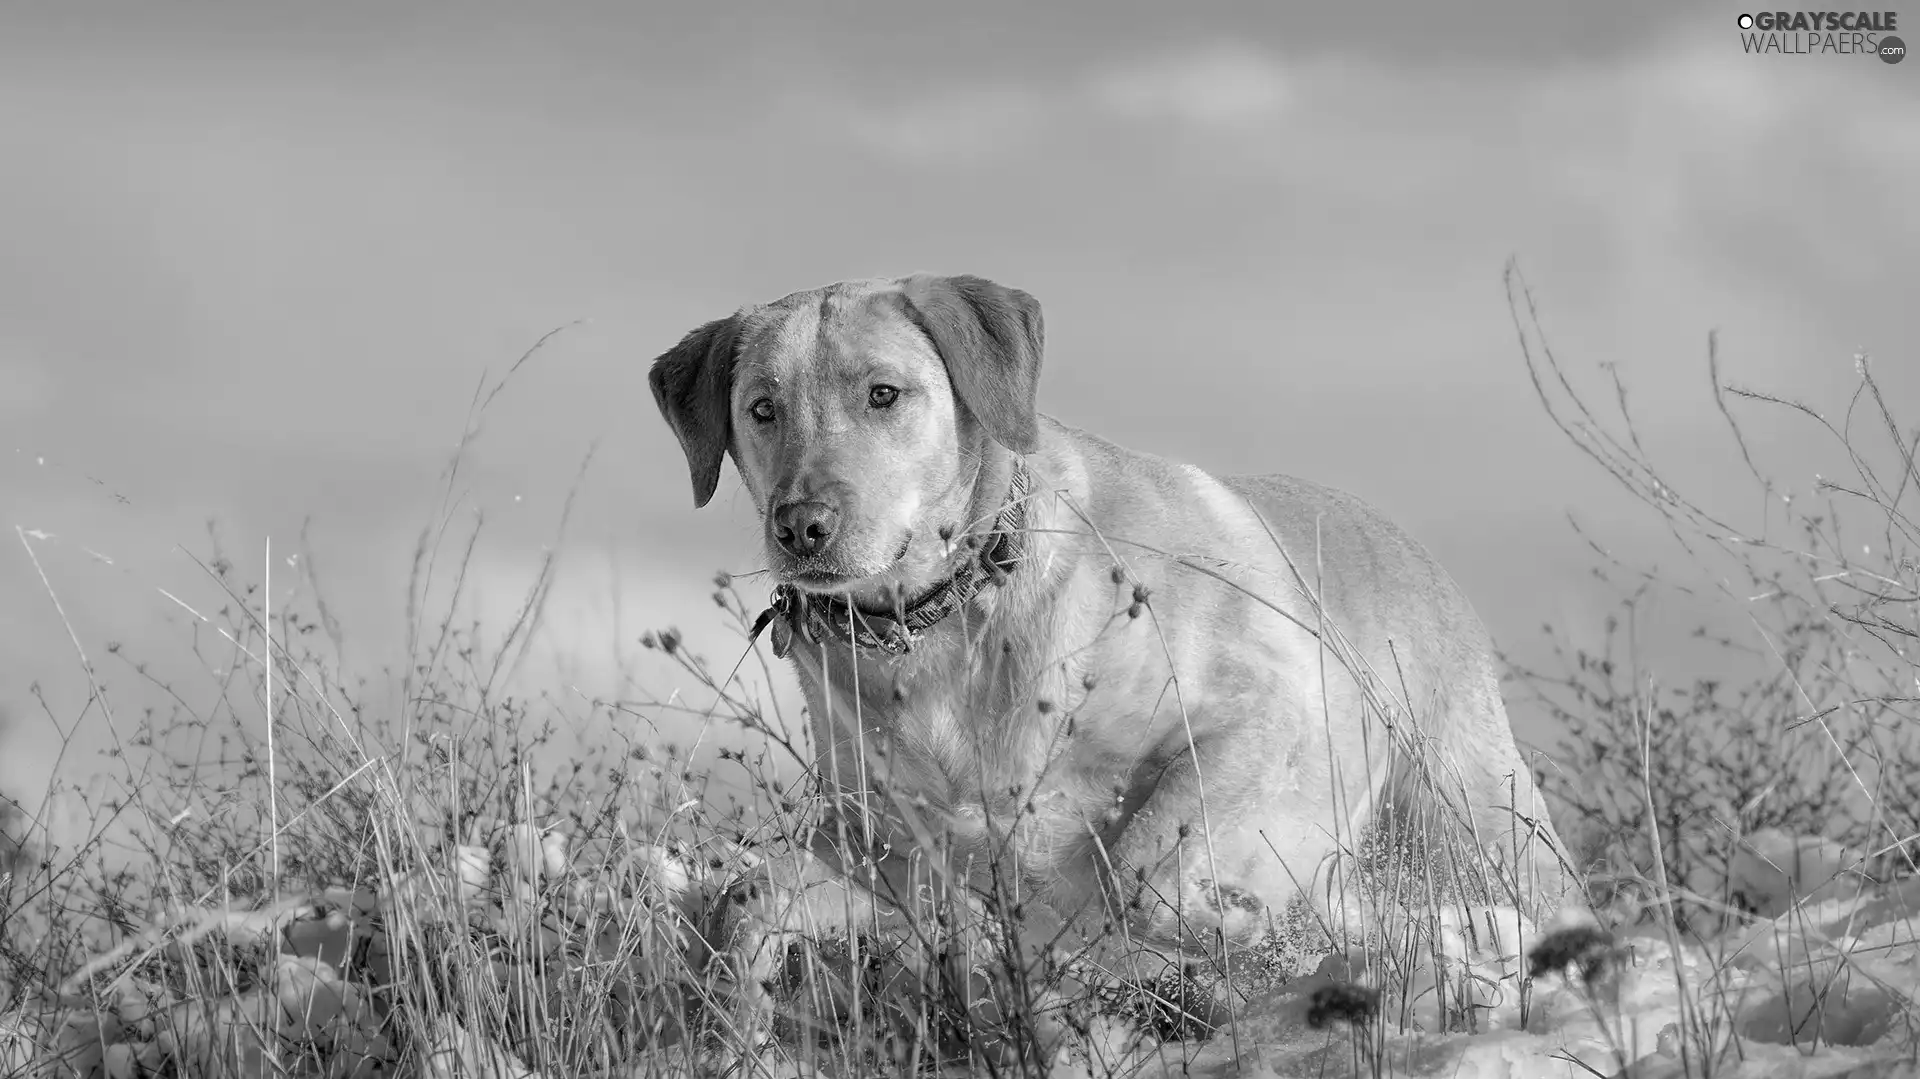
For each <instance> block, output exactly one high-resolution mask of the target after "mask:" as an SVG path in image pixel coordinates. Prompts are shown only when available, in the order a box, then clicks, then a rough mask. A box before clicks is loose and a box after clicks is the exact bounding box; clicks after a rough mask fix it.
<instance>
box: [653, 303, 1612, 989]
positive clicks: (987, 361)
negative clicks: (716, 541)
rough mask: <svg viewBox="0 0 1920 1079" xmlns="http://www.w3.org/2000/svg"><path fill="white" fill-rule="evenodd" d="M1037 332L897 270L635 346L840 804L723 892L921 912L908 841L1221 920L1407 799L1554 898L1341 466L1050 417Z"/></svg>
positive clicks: (1444, 596)
mask: <svg viewBox="0 0 1920 1079" xmlns="http://www.w3.org/2000/svg"><path fill="white" fill-rule="evenodd" d="M1044 336H1045V335H1044V327H1043V322H1042V316H1041V308H1040V305H1039V303H1038V302H1037V301H1036V300H1035V299H1034V298H1033V297H1032V296H1031V295H1029V294H1028V293H1026V292H1023V291H1021V290H1019V289H1016V288H1011V287H1007V286H1003V285H1000V284H997V283H995V282H993V281H990V280H987V279H984V278H980V277H975V276H966V275H961V276H940V275H932V274H915V275H912V276H907V277H903V278H898V279H872V280H857V281H842V282H839V283H836V284H833V285H829V286H827V287H824V288H818V289H813V290H810V291H805V292H796V293H793V294H792V295H789V296H787V297H785V298H783V299H779V300H775V301H773V302H772V303H766V304H754V305H749V306H746V307H743V308H741V309H740V310H739V311H737V312H736V313H734V314H732V315H730V316H728V317H725V318H720V319H716V320H713V321H710V322H707V323H705V324H703V325H701V326H699V327H698V328H696V329H694V330H692V331H691V332H689V333H688V334H686V335H685V337H684V338H683V339H682V340H681V341H680V342H679V343H678V344H676V345H675V346H674V347H673V348H671V349H669V350H668V351H666V352H665V353H664V354H662V355H660V356H659V357H658V358H657V359H655V360H654V361H653V364H652V367H651V369H650V371H649V385H650V387H651V390H652V392H653V396H654V400H655V403H656V404H657V405H658V407H659V410H660V412H661V414H662V416H663V417H664V418H665V420H666V422H667V424H668V425H669V426H670V427H671V428H672V430H673V433H674V435H675V436H676V437H677V439H678V441H679V444H680V447H681V449H682V450H683V451H684V453H685V456H686V460H687V465H688V467H689V470H690V474H691V478H692V485H693V499H694V505H695V507H696V508H698V507H701V506H705V505H706V504H707V503H708V502H709V501H710V500H711V499H712V498H713V496H714V493H715V490H716V488H717V485H718V483H719V479H720V474H721V470H722V467H723V463H724V461H725V460H726V459H728V458H731V459H732V460H733V463H734V465H735V468H736V470H737V471H738V473H739V475H740V478H741V480H742V482H743V484H744V487H745V489H746V492H747V494H748V496H749V497H750V498H751V499H752V501H753V505H754V508H755V509H756V510H757V511H758V513H759V516H760V519H761V522H762V539H763V540H764V546H765V556H766V559H767V565H768V569H769V572H770V576H771V578H772V579H773V580H774V581H775V582H777V587H776V589H775V591H774V597H773V601H772V603H771V605H770V606H769V608H768V610H767V612H766V613H765V614H763V615H762V616H761V619H760V621H759V623H758V624H757V626H756V632H768V633H770V634H771V637H772V644H773V648H774V651H775V653H776V654H778V655H781V656H784V657H785V658H787V659H788V660H789V661H790V662H791V663H792V664H793V666H794V668H795V670H796V672H797V674H798V678H799V682H800V685H801V688H802V691H803V693H804V696H805V701H806V705H807V711H808V716H809V723H810V726H811V732H812V736H813V745H814V748H815V752H816V754H817V769H816V772H817V779H818V780H819V784H820V788H821V789H822V790H823V791H826V792H829V793H830V794H832V795H833V796H834V798H835V799H836V803H835V804H837V805H840V806H843V807H844V806H847V805H851V804H860V805H861V806H862V807H863V808H862V809H861V811H859V812H853V811H846V810H842V811H841V812H838V813H836V814H834V815H831V816H829V817H828V818H827V819H826V823H823V824H822V825H821V826H820V827H819V828H818V829H817V830H816V831H815V833H814V837H815V840H814V842H813V843H812V844H811V845H809V846H807V847H806V848H804V849H803V850H801V851H799V852H797V853H795V854H794V855H792V856H790V857H785V858H782V859H776V860H775V863H769V864H768V865H766V866H763V867H762V868H761V871H760V874H759V876H758V878H757V885H756V886H755V887H753V888H745V889H741V890H737V891H736V892H735V893H733V894H734V898H735V899H736V900H737V901H738V904H739V905H740V906H741V907H742V908H743V909H745V910H746V913H745V914H743V915H741V917H742V918H745V919H747V920H748V921H751V922H754V923H755V924H758V925H761V926H762V927H763V928H771V929H797V928H801V927H806V928H810V929H816V930H817V929H821V928H831V927H833V926H836V925H838V926H846V925H848V924H850V923H858V922H860V921H862V920H863V919H873V918H876V917H881V918H884V917H888V916H891V917H893V918H895V919H896V921H897V920H900V919H902V918H907V919H908V920H911V919H910V917H909V916H906V915H903V914H901V911H902V909H903V908H904V906H905V905H906V904H907V903H908V899H907V898H906V893H911V892H912V891H913V890H914V889H915V888H916V887H918V888H921V889H924V888H925V886H926V881H927V880H928V879H932V878H928V877H926V876H925V875H924V874H923V875H922V876H921V877H918V878H916V877H915V876H914V875H913V870H912V868H911V866H913V865H920V864H926V865H932V866H935V867H936V868H937V867H945V868H944V869H943V870H941V872H944V873H946V874H947V876H946V877H944V878H941V877H940V873H938V872H937V873H935V874H934V877H935V878H940V879H954V878H958V879H961V880H963V881H966V880H985V879H987V878H986V877H984V876H982V873H983V872H984V871H983V870H982V869H981V868H980V867H981V866H983V865H987V864H988V863H991V866H990V868H991V870H992V872H993V873H997V874H999V875H1000V879H1010V880H1011V881H1012V882H1013V883H1012V885H1011V887H1013V888H1014V889H1015V890H1017V892H1018V895H1019V901H1020V903H1021V904H1023V905H1026V906H1029V907H1031V906H1033V905H1036V904H1037V905H1038V906H1039V907H1040V908H1043V909H1045V910H1047V911H1049V913H1050V917H1052V918H1053V919H1055V920H1054V921H1053V922H1052V923H1049V924H1054V925H1059V926H1097V927H1098V929H1099V930H1103V931H1104V930H1112V933H1113V935H1118V936H1122V937H1125V938H1126V939H1127V940H1128V941H1129V942H1130V943H1132V944H1134V945H1144V946H1145V947H1146V948H1148V949H1151V950H1154V951H1156V952H1157V953H1159V954H1164V955H1174V956H1178V955H1190V954H1193V953H1195V952H1196V951H1198V952H1201V953H1205V954H1213V952H1215V951H1221V950H1233V949H1244V948H1247V947H1251V946H1254V945H1255V944H1256V943H1257V942H1258V940H1259V939H1260V938H1261V937H1262V936H1263V934H1265V933H1266V932H1267V931H1268V930H1269V929H1270V928H1271V926H1272V925H1273V924H1274V920H1275V918H1276V917H1278V916H1279V915H1280V914H1281V913H1283V912H1284V911H1286V910H1288V909H1289V908H1290V907H1292V906H1293V905H1295V904H1298V903H1306V904H1308V905H1309V906H1311V907H1314V908H1315V909H1320V910H1328V909H1330V907H1329V905H1330V904H1335V903H1337V900H1336V899H1335V898H1333V894H1334V892H1335V891H1336V890H1337V889H1336V888H1335V887H1334V885H1335V878H1336V876H1337V868H1336V867H1337V866H1338V864H1339V863H1340V860H1341V855H1342V853H1343V852H1348V851H1351V850H1352V849H1353V847H1354V846H1355V845H1356V844H1357V842H1358V837H1360V836H1361V835H1362V834H1363V833H1364V831H1365V829H1366V828H1367V827H1368V825H1369V823H1370V822H1371V821H1372V820H1373V819H1374V818H1375V817H1376V815H1378V814H1379V813H1381V812H1382V811H1383V809H1388V810H1391V809H1394V808H1395V807H1398V806H1402V805H1405V804H1406V803H1409V802H1415V803H1419V806H1418V807H1417V808H1421V809H1424V810H1427V811H1429V812H1431V813H1433V814H1437V815H1436V816H1434V817H1433V819H1435V820H1438V819H1440V818H1442V817H1448V818H1449V819H1451V820H1452V821H1453V822H1454V823H1455V824H1457V825H1458V826H1459V827H1461V828H1462V829H1464V833H1465V834H1468V835H1470V836H1471V837H1472V839H1473V841H1474V843H1475V845H1476V846H1477V847H1478V848H1479V849H1481V850H1483V851H1485V852H1486V853H1487V855H1488V860H1489V864H1492V865H1494V866H1496V867H1498V868H1500V869H1501V870H1502V873H1503V876H1502V879H1503V880H1505V881H1506V882H1508V892H1509V895H1508V896H1506V897H1503V898H1501V897H1497V898H1496V899H1495V901H1497V902H1506V903H1512V904H1514V905H1516V906H1517V907H1519V908H1520V909H1521V910H1522V911H1523V912H1525V913H1527V914H1528V915H1530V916H1532V917H1534V918H1535V919H1536V920H1538V919H1541V918H1544V917H1546V916H1548V915H1550V914H1551V913H1552V912H1554V911H1555V910H1557V909H1558V908H1560V907H1561V906H1562V905H1564V904H1569V903H1577V902H1578V899H1577V897H1576V896H1574V879H1573V876H1572V873H1571V869H1570V867H1569V865H1568V864H1567V863H1566V862H1565V860H1564V858H1563V857H1562V855H1561V851H1562V847H1561V844H1560V841H1559V838H1558V836H1557V835H1556V833H1555V832H1554V829H1553V825H1552V822H1551V819H1550V816H1549V814H1548V811H1547V809H1546V807H1545V806H1544V805H1543V804H1541V799H1540V798H1539V797H1538V795H1537V792H1536V788H1535V784H1534V780H1533V776H1532V773H1531V772H1530V771H1529V770H1528V767H1527V765H1526V763H1525V762H1524V761H1523V760H1522V758H1521V755H1520V753H1519V751H1518V749H1517V748H1516V745H1515V742H1514V738H1513V734H1512V732H1511V730H1510V728H1509V725H1508V720H1507V715H1506V711H1505V708H1504V706H1503V704H1502V700H1501V695H1500V690H1499V685H1498V680H1497V675H1496V669H1495V662H1494V658H1493V650H1492V644H1491V641H1490V640H1489V637H1488V634H1487V632H1486V630H1485V628H1484V627H1483V626H1482V624H1481V622H1480V620H1479V619H1478V618H1477V616H1476V615H1475V614H1474V612H1473V610H1472V608H1471V607H1470V606H1469V605H1468V602H1467V600H1466V599H1465V598H1464V597H1463V596H1462V594H1461V591H1460V589H1459V588H1458V587H1457V586H1456V585H1455V583H1454V582H1453V581H1452V580H1451V579H1450V578H1449V577H1448V575H1447V574H1446V572H1445V571H1444V570H1443V569H1442V568H1441V567H1440V565H1439V564H1438V563H1437V562H1436V561H1435V560H1434V559H1433V557H1432V556H1431V555H1429V554H1428V553H1427V552H1426V551H1425V550H1424V549H1423V548H1422V547H1421V546H1420V545H1419V544H1418V543H1416V542H1415V541H1414V540H1413V539H1412V538H1410V537H1409V536H1408V535H1407V534H1406V533H1405V532H1403V531H1401V530H1400V529H1399V528H1397V527H1395V526H1394V525H1393V524H1392V523H1391V522H1389V521H1388V520H1387V519H1385V518H1384V517H1383V516H1382V515H1381V514H1380V513H1378V512H1377V511H1375V510H1374V509H1372V508H1370V507H1369V506H1368V505H1367V504H1365V503H1363V502H1362V501H1360V500H1359V499H1357V498H1355V497H1353V496H1351V495H1349V494H1346V493H1343V492H1341V491H1337V490H1334V489H1332V488H1328V487H1324V486H1320V485H1317V484H1314V483H1310V482H1307V481H1305V480H1301V479H1295V478H1291V477H1288V476H1282V475H1266V476H1216V475H1211V474H1209V473H1207V472H1204V471H1202V470H1200V469H1198V468H1195V467H1192V466H1190V465H1185V464H1179V463H1175V462H1172V461H1169V460H1164V459H1162V458H1159V457H1155V456H1151V455H1148V454H1145V453H1139V452H1134V451H1131V450H1128V449H1124V448H1122V447H1121V446H1119V445H1116V444H1115V443H1113V442H1110V441H1107V440H1106V439H1104V438H1101V437H1099V436H1097V435H1094V434H1091V433H1088V432H1085V431H1081V430H1078V429H1076V428H1074V427H1071V426H1068V425H1067V424H1065V423H1062V422H1060V421H1058V420H1055V419H1053V418H1052V417H1050V416H1047V415H1044V414H1041V413H1039V412H1038V411H1037V410H1036V391H1037V387H1038V383H1039V379H1040V373H1041V365H1042V358H1043V352H1044ZM1436 792H1439V793H1438V794H1436ZM1447 792H1452V794H1453V795H1456V796H1457V797H1447V796H1446V795H1447ZM1436 801H1438V802H1443V803H1445V804H1434V803H1435V802H1436ZM876 806H879V807H880V808H879V809H876V808H875V807H876ZM849 821H852V822H853V823H852V824H851V825H850V824H849ZM776 863H777V864H776ZM968 865H971V867H972V868H971V869H967V868H965V867H966V866H968ZM955 866H961V867H962V868H959V869H956V868H954V867H955ZM916 880H917V881H918V882H919V883H918V884H916V883H915V882H916ZM981 887H982V888H986V887H990V885H981ZM1002 887H1004V885H1003V886H1002Z"/></svg>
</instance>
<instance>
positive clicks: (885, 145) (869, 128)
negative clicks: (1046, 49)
mask: <svg viewBox="0 0 1920 1079" xmlns="http://www.w3.org/2000/svg"><path fill="white" fill-rule="evenodd" d="M823 108H824V110H825V112H826V114H827V115H837V116H839V117H841V132H842V134H843V135H844V136H845V137H847V138H849V139H850V140H851V141H852V142H853V143H854V144H855V145H858V146H860V147H862V148H864V149H866V150H868V151H870V152H873V153H876V154H879V155H880V156H882V157H887V158H892V159H896V160H899V161H902V162H905V163H907V164H913V165H925V166H940V167H945V166H950V165H954V164H963V163H966V162H968V161H974V160H979V159H982V158H985V157H989V156H996V155H999V154H1003V153H1007V152H1010V151H1012V150H1014V149H1016V148H1018V147H1019V146H1021V145H1022V144H1025V143H1027V142H1028V141H1029V140H1031V139H1033V138H1035V137H1037V136H1038V135H1039V134H1040V133H1041V131H1042V130H1044V129H1045V128H1046V127H1047V126H1048V124H1049V123H1050V122H1051V121H1052V120H1053V118H1054V116H1053V113H1054V108H1055V103H1053V102H1050V101H1049V100H1048V98H1047V96H1046V95H1045V94H1043V93H1041V92H1040V91H1039V90H1037V89H1035V88H1032V87H1026V86H1018V85H1009V86H985V87H971V88H956V89H950V90H945V91H941V92H938V93H935V94H931V95H928V96H926V97H922V98H919V99H916V100H908V101H903V102H894V103H887V104H874V103H871V102H867V101H864V100H858V99H852V98H847V99H841V100H838V101H834V100H828V101H827V102H825V103H824V105H823ZM809 111H810V112H811V111H813V110H811V109H809Z"/></svg>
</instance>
